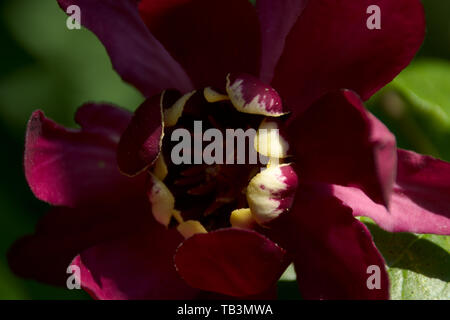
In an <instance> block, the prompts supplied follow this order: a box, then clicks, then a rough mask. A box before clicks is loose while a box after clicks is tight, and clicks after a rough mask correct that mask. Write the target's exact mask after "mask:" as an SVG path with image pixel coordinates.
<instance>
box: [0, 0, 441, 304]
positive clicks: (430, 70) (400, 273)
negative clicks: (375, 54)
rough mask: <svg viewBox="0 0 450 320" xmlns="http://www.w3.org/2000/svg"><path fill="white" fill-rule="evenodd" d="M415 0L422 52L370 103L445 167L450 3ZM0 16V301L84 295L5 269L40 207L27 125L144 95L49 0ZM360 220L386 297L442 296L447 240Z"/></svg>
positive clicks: (290, 277) (6, 3)
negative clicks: (382, 263) (387, 281)
mask: <svg viewBox="0 0 450 320" xmlns="http://www.w3.org/2000/svg"><path fill="white" fill-rule="evenodd" d="M251 1H252V2H253V0H251ZM423 3H424V7H425V12H426V16H427V37H426V40H425V44H424V46H423V47H422V49H421V50H420V52H419V54H418V57H417V58H416V60H415V61H414V62H413V63H412V64H411V66H410V67H408V68H407V69H406V70H405V71H404V72H402V74H401V75H399V76H398V77H397V78H396V79H395V80H394V81H393V82H392V83H391V84H390V85H388V86H387V87H386V88H384V89H383V90H381V92H380V93H379V94H377V95H375V97H374V98H373V99H371V100H370V101H369V103H368V107H369V108H370V110H371V111H372V112H374V113H375V114H376V115H377V116H378V117H379V118H380V119H382V121H383V122H384V123H386V124H387V125H388V127H389V128H390V129H391V130H392V131H393V132H394V133H395V134H396V136H397V139H398V144H399V146H401V147H404V148H408V149H412V150H416V151H419V152H421V153H426V154H431V155H434V156H437V157H440V158H442V159H446V160H449V161H450V143H449V141H450V19H449V14H450V1H444V0H423ZM0 18H1V19H0V39H1V47H2V50H0V134H1V137H2V142H3V146H4V147H5V150H7V152H5V155H6V156H4V157H2V158H1V159H0V161H1V165H2V168H5V169H6V170H4V172H3V175H2V179H1V182H0V226H1V233H0V299H54V298H58V299H80V298H81V299H82V298H86V297H87V295H86V294H84V293H83V292H81V291H69V290H66V289H60V288H53V287H50V286H45V285H42V284H39V283H36V282H34V281H29V280H24V279H20V278H17V277H15V276H14V275H12V274H11V272H10V271H9V268H8V265H7V262H6V259H5V253H6V251H7V249H8V247H9V246H10V245H11V243H12V242H13V241H14V240H16V239H17V238H19V237H20V236H22V235H24V234H26V233H30V232H32V231H33V229H34V225H35V223H36V222H37V220H38V219H39V217H40V216H41V215H42V214H43V213H44V212H45V211H46V210H47V209H48V206H47V205H46V204H43V203H41V202H39V201H38V200H36V199H35V198H34V197H33V195H32V193H31V191H30V190H29V188H28V186H27V185H26V182H25V179H24V176H23V170H22V153H23V138H24V132H25V126H26V121H27V119H28V117H29V115H30V114H31V112H32V111H33V110H35V109H37V108H40V109H42V110H44V111H45V113H46V114H47V115H48V116H49V117H51V118H53V119H55V120H56V121H58V122H60V123H62V124H65V125H69V126H73V125H74V122H73V114H74V111H75V110H76V108H77V107H78V106H80V105H81V104H83V103H84V102H86V101H108V102H113V103H116V104H118V105H120V106H122V107H125V108H128V109H130V110H133V109H135V108H136V107H137V105H139V103H140V102H141V101H142V97H141V96H140V94H139V93H138V92H137V91H136V90H135V89H134V88H132V87H130V86H128V85H127V84H125V83H123V82H122V81H121V80H120V78H119V76H118V75H117V74H116V73H115V72H114V71H113V70H112V68H111V64H110V62H109V59H108V57H107V54H106V52H105V50H104V48H103V47H102V45H101V44H100V42H99V41H98V40H97V39H96V38H95V36H93V35H92V34H91V33H90V32H89V31H87V30H85V29H82V30H68V29H67V28H66V27H65V24H66V16H65V14H64V13H63V12H62V11H61V10H60V9H59V7H58V6H57V4H56V0H3V1H1V2H0ZM366 222H367V221H366ZM367 223H368V225H369V228H370V230H371V232H372V234H373V235H374V238H375V241H376V243H377V246H378V247H379V248H380V250H381V252H382V253H383V255H384V257H385V259H386V262H387V264H388V267H389V272H390V275H391V285H392V296H393V298H403V299H411V298H415V299H427V298H443V297H446V298H449V297H448V295H449V292H448V282H449V280H450V278H449V275H450V264H449V257H450V254H449V249H450V243H449V242H450V240H449V237H441V236H431V235H420V236H419V235H412V234H395V235H394V234H390V233H387V232H384V231H382V230H380V229H379V228H377V227H376V226H374V225H373V224H371V223H370V222H367ZM30 267H32V266H30ZM294 279H295V272H294V271H293V269H289V270H288V271H287V272H286V273H285V274H284V276H283V279H282V281H280V283H279V287H278V291H279V294H280V298H283V299H298V298H300V295H299V293H298V291H297V286H296V283H295V281H294ZM430 288H433V289H432V290H431V289H430ZM438 291H439V292H438Z"/></svg>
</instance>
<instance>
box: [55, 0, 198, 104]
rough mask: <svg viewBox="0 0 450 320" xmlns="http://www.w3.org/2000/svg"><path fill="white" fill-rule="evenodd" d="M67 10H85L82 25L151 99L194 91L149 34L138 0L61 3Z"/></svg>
mask: <svg viewBox="0 0 450 320" xmlns="http://www.w3.org/2000/svg"><path fill="white" fill-rule="evenodd" d="M58 3H59V5H60V6H61V8H62V9H63V10H64V11H66V10H67V8H68V7H69V6H71V5H77V6H79V7H80V10H81V24H82V25H83V26H85V27H86V28H88V29H89V30H91V31H92V32H93V33H94V34H95V35H96V36H97V37H98V38H99V39H100V41H101V42H102V43H103V45H104V46H105V48H106V50H107V52H108V54H109V56H110V58H111V62H112V64H113V66H114V68H115V69H116V71H117V72H118V73H119V75H120V76H121V77H122V79H123V80H125V81H127V82H129V83H131V84H132V85H134V86H135V87H136V88H137V89H138V90H140V91H141V92H142V93H143V94H144V95H145V96H147V97H150V96H152V95H154V94H157V93H159V92H161V91H162V90H164V89H168V88H174V89H178V90H180V91H182V92H187V91H190V90H192V83H191V81H190V79H189V77H188V76H187V75H186V73H185V71H184V70H183V69H182V67H181V66H180V65H179V64H178V62H176V61H175V60H174V59H173V58H172V57H171V56H170V54H169V53H168V52H167V51H166V50H165V49H164V47H163V46H162V45H161V43H159V42H158V40H156V39H155V38H154V37H153V36H152V35H151V34H150V32H149V31H148V29H147V27H146V26H145V24H144V22H143V21H142V19H141V17H140V16H139V12H138V8H137V3H138V1H136V0H58Z"/></svg>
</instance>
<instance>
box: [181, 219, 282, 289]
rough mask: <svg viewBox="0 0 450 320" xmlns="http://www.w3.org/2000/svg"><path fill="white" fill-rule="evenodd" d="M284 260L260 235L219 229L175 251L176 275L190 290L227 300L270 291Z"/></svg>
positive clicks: (280, 253)
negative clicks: (213, 294) (214, 294)
mask: <svg viewBox="0 0 450 320" xmlns="http://www.w3.org/2000/svg"><path fill="white" fill-rule="evenodd" d="M288 263H289V261H288V259H287V258H286V256H285V252H284V250H283V249H281V248H280V247H278V246H277V245H276V244H275V243H273V242H272V241H270V240H269V239H267V238H265V237H264V236H262V235H261V234H259V233H257V232H254V231H249V230H244V229H235V228H228V229H221V230H217V231H212V232H210V233H205V234H196V235H194V236H192V237H190V238H188V239H187V240H186V241H184V242H183V244H182V245H181V246H180V247H179V248H178V250H177V253H176V255H175V264H176V267H177V270H178V273H179V274H180V275H181V277H182V278H183V279H184V280H185V281H186V282H187V283H188V284H189V285H191V286H192V287H194V288H199V289H202V290H206V291H212V292H217V293H220V294H226V295H230V296H237V297H239V296H250V295H255V294H258V293H261V292H263V291H266V290H268V289H269V288H271V287H272V286H273V285H274V284H275V283H276V281H277V280H278V278H279V277H280V276H281V274H282V273H283V271H284V270H285V269H286V267H287V264H288Z"/></svg>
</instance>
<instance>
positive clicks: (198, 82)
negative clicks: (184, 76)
mask: <svg viewBox="0 0 450 320" xmlns="http://www.w3.org/2000/svg"><path fill="white" fill-rule="evenodd" d="M139 10H140V12H141V15H142V17H143V19H144V20H145V22H146V23H147V25H148V27H149V29H150V31H151V32H152V34H153V35H154V36H155V37H156V38H157V39H158V40H159V41H161V43H162V44H163V45H164V47H165V48H166V49H167V50H168V51H169V52H170V53H171V54H172V56H173V57H175V59H176V60H177V61H179V62H180V64H181V65H182V66H183V67H184V69H185V70H186V71H187V73H188V74H189V76H190V77H191V78H192V80H193V82H194V84H195V86H196V88H201V87H207V86H213V87H217V88H224V86H225V77H226V75H227V74H228V73H229V72H244V73H249V74H252V75H255V76H256V75H258V69H259V56H260V34H259V24H258V17H257V15H256V11H255V9H254V7H253V6H252V5H251V4H250V2H249V1H245V0H244V1H242V0H215V1H210V0H170V1H167V0H143V1H141V3H140V5H139Z"/></svg>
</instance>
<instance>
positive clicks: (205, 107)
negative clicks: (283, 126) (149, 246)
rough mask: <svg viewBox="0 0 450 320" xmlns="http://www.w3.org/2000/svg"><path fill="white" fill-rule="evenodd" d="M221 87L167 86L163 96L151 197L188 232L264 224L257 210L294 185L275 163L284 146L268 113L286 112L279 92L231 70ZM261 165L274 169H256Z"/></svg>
mask: <svg viewBox="0 0 450 320" xmlns="http://www.w3.org/2000/svg"><path fill="white" fill-rule="evenodd" d="M226 91H227V93H226V94H222V93H219V92H217V91H215V90H213V89H211V88H206V89H204V90H201V91H196V92H192V93H189V94H186V95H184V96H181V95H180V94H178V93H176V92H173V91H166V92H165V93H164V95H163V97H162V100H161V103H162V106H163V113H164V125H165V127H164V137H163V140H162V148H161V150H162V151H161V154H160V157H159V159H158V161H157V163H156V165H155V166H154V168H153V174H152V182H153V186H152V188H151V190H150V193H149V197H150V201H151V202H152V210H153V214H154V215H155V217H156V219H157V220H158V221H159V222H161V223H163V224H165V225H167V226H169V227H170V226H177V228H178V230H179V231H180V232H181V233H182V234H183V235H184V236H185V237H188V236H190V235H192V234H195V233H199V232H208V231H212V230H216V229H219V228H225V227H229V226H239V227H250V226H251V225H252V224H255V223H264V222H265V221H266V220H267V219H265V218H262V217H259V218H258V211H260V212H261V213H263V214H264V215H267V214H269V215H277V214H279V213H280V212H281V211H283V208H280V204H281V202H282V201H281V199H279V197H280V196H283V197H284V196H285V195H286V194H285V192H284V191H285V190H287V189H289V190H290V189H291V188H292V186H291V184H292V183H291V182H292V181H290V182H289V183H288V184H286V183H285V182H286V181H287V177H286V176H285V173H286V172H287V171H286V170H285V169H284V168H283V169H282V167H283V166H286V165H282V166H280V163H281V162H282V159H283V158H286V157H287V149H288V147H289V146H288V144H287V142H286V141H285V140H284V139H283V138H282V137H281V136H279V135H277V134H274V133H273V132H274V130H275V131H276V132H277V133H278V127H277V123H276V122H272V121H271V120H270V119H269V118H267V117H268V116H269V117H279V116H282V115H284V114H285V113H284V112H282V110H281V100H280V99H279V97H278V95H277V94H276V92H275V91H274V90H273V89H272V88H270V87H267V86H265V85H263V84H261V83H260V82H259V80H257V79H255V78H253V77H251V76H247V75H240V76H237V77H236V76H232V75H229V76H228V77H227V87H226ZM269 160H270V161H269ZM266 166H270V168H271V169H277V170H265V171H262V172H261V169H263V168H265V167H266ZM291 171H292V170H291ZM264 172H265V173H264ZM292 172H293V171H292ZM289 173H290V171H289ZM274 175H275V176H274ZM252 181H254V183H253V185H252ZM255 183H256V184H257V185H254V184H255ZM269 184H270V185H269ZM295 185H296V179H295ZM274 188H275V189H274ZM249 190H251V191H250V194H249ZM285 202H286V201H284V199H283V204H284V203H285ZM280 210H281V211H280Z"/></svg>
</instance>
